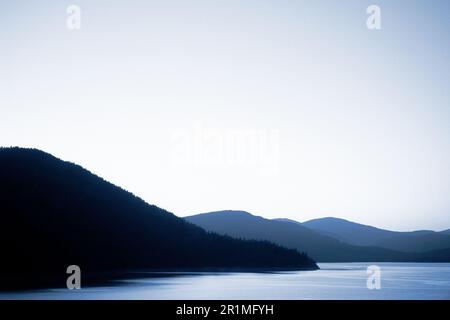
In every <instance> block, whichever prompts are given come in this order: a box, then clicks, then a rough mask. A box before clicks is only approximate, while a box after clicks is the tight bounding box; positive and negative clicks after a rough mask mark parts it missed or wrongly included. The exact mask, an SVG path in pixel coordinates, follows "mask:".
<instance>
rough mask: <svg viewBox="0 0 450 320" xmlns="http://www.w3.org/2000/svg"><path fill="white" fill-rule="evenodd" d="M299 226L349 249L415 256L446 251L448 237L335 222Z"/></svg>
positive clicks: (432, 233) (315, 221) (425, 232)
mask: <svg viewBox="0 0 450 320" xmlns="http://www.w3.org/2000/svg"><path fill="white" fill-rule="evenodd" d="M303 225H304V226H306V227H308V228H310V229H313V230H315V231H320V232H322V233H323V234H327V235H331V236H334V237H336V238H337V239H340V240H342V241H344V242H347V243H349V244H353V245H363V246H376V247H380V248H386V249H390V250H396V251H404V252H415V253H422V252H427V251H435V250H442V249H447V248H450V235H449V234H445V233H441V232H434V231H430V230H419V231H412V232H398V231H389V230H383V229H378V228H375V227H371V226H367V225H363V224H359V223H355V222H351V221H347V220H344V219H338V218H322V219H315V220H310V221H306V222H304V223H303Z"/></svg>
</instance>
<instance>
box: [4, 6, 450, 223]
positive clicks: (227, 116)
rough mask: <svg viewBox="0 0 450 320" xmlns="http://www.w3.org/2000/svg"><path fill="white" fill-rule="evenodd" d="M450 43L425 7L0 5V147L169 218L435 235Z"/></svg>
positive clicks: (438, 18) (448, 139) (444, 210)
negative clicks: (219, 216) (252, 219)
mask: <svg viewBox="0 0 450 320" xmlns="http://www.w3.org/2000/svg"><path fill="white" fill-rule="evenodd" d="M70 5H76V6H78V8H79V9H80V10H81V11H80V12H81V13H80V20H79V21H80V29H75V30H72V29H70V28H68V26H67V19H68V18H70V21H72V22H73V21H74V20H72V18H73V16H72V14H73V12H71V13H67V8H68V7H69V6H70ZM369 5H377V6H378V7H379V8H380V10H381V11H380V12H381V29H379V30H372V29H369V28H368V27H367V25H366V21H367V19H368V17H369V14H368V13H367V12H366V10H367V7H368V6H369ZM72 26H73V25H72ZM449 33H450V2H449V1H438V0H435V1H425V0H420V1H419V0H416V1H412V0H411V1H409V0H408V1H406V0H396V1H381V0H372V1H364V0H349V1H334V0H329V1H317V0H315V1H287V0H280V1H267V0H258V1H256V0H240V1H236V0H227V1H201V0H190V1H176V0H164V1H136V0H130V1H114V0H109V1H100V0H98V1H92V0H91V1H81V0H79V1H45V0H42V1H31V0H30V1H23V0H18V1H4V0H0V40H1V41H0V87H1V88H2V89H1V90H0V146H22V147H32V148H38V149H41V150H44V151H46V152H48V153H51V154H53V155H55V156H57V157H58V158H61V159H63V160H68V161H71V162H74V163H77V164H80V165H82V166H83V167H85V168H87V169H89V170H90V171H91V172H93V173H95V174H97V175H99V176H101V177H103V178H105V179H106V180H108V181H111V182H112V183H114V184H117V185H119V186H121V187H123V188H125V189H127V190H129V191H130V192H133V193H134V194H136V195H138V196H139V197H141V198H143V199H144V200H145V201H147V202H149V203H152V204H156V205H158V206H160V207H162V208H165V209H167V210H169V211H171V212H173V213H174V214H176V215H178V216H186V215H191V214H197V213H202V212H209V211H215V210H224V209H234V210H245V211H249V212H251V213H253V214H256V215H261V216H264V217H266V218H279V217H284V218H290V219H295V220H298V221H306V220H309V219H314V218H320V217H327V216H335V217H340V218H344V219H348V220H352V221H356V222H360V223H364V224H369V225H374V226H377V227H381V228H387V229H392V230H401V231H402V230H416V229H432V230H444V229H448V228H450V196H449V195H450V125H449V124H450V97H449V91H450V90H449V89H450V88H449V79H450V77H449V76H450V55H449V47H450V40H449V39H450V37H449Z"/></svg>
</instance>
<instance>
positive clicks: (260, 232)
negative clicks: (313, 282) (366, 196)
mask: <svg viewBox="0 0 450 320" xmlns="http://www.w3.org/2000/svg"><path fill="white" fill-rule="evenodd" d="M185 219H186V220H187V221H189V222H192V223H194V224H196V225H198V226H200V227H202V228H204V229H205V230H207V231H211V232H216V233H219V234H224V235H229V236H232V237H235V238H242V239H258V240H268V241H271V242H273V243H276V244H279V245H281V246H285V247H287V248H295V249H297V250H299V251H304V252H307V253H308V254H309V255H310V256H311V257H313V258H314V259H315V260H317V261H319V262H363V261H371V262H376V261H378V262H383V261H392V262H394V261H442V262H444V261H445V262H447V261H450V254H449V252H447V251H446V249H447V248H450V246H449V247H447V248H445V247H444V248H442V246H437V247H433V246H431V247H432V248H431V249H430V250H426V251H424V250H423V251H420V250H416V251H413V250H411V251H402V250H396V249H392V248H385V247H380V246H374V245H365V244H366V243H368V242H363V243H364V245H362V244H354V242H353V243H348V242H347V238H345V237H344V235H346V234H344V233H343V232H342V231H341V229H342V230H346V231H347V230H350V232H353V233H354V234H355V239H357V240H355V241H376V240H379V239H385V241H387V242H388V243H389V241H391V240H390V239H391V237H392V236H393V235H396V234H397V233H396V232H392V231H387V230H382V229H377V228H374V227H370V226H364V225H360V224H355V223H352V222H350V221H346V220H342V219H337V218H325V219H323V220H321V219H318V220H315V221H310V222H307V223H300V222H297V221H293V220H290V219H272V220H269V219H265V218H263V217H259V216H253V215H252V214H250V213H248V212H244V211H227V210H224V211H216V212H209V213H203V214H198V215H193V216H189V217H185ZM319 220H321V221H319ZM319 222H327V224H322V223H319ZM328 222H332V223H328ZM336 224H337V225H339V226H342V228H340V229H339V228H337V229H336V230H335V229H333V228H331V227H330V228H324V226H325V225H327V226H333V225H336ZM318 225H319V227H322V228H318V227H317V226H318ZM315 227H317V229H314V228H315ZM364 231H368V232H369V235H368V237H367V238H368V239H369V240H368V239H365V238H364ZM413 234H414V233H413ZM419 234H422V233H421V232H419ZM426 235H427V233H425V236H426ZM402 239H406V238H402ZM350 240H351V239H350ZM380 242H381V240H380ZM407 245H408V243H406V244H405V243H404V244H399V245H398V246H399V247H400V248H402V247H403V246H407ZM443 246H444V245H443Z"/></svg>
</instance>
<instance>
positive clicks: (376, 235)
mask: <svg viewBox="0 0 450 320" xmlns="http://www.w3.org/2000/svg"><path fill="white" fill-rule="evenodd" d="M302 225H303V226H305V227H308V228H310V229H312V230H315V231H320V232H323V233H326V234H329V235H333V236H334V237H336V238H338V239H340V240H342V241H344V242H347V243H349V244H354V245H361V246H370V245H373V244H374V243H375V242H377V241H379V240H381V239H384V238H389V237H392V236H394V235H395V232H392V231H388V230H383V229H378V228H375V227H372V226H367V225H363V224H359V223H354V222H351V221H348V220H345V219H339V218H333V217H327V218H320V219H314V220H309V221H306V222H303V223H302Z"/></svg>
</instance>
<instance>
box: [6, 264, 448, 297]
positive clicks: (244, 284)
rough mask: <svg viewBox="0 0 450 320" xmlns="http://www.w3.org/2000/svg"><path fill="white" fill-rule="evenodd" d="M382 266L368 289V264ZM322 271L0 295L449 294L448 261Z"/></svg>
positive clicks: (167, 278) (189, 277) (171, 278)
mask: <svg viewBox="0 0 450 320" xmlns="http://www.w3.org/2000/svg"><path fill="white" fill-rule="evenodd" d="M372 264H377V265H378V266H379V267H380V268H381V289H379V290H376V289H373V290H369V289H367V285H366V281H367V277H368V275H367V273H366V268H367V266H369V265H372ZM320 268H321V270H318V271H301V272H276V273H196V274H193V273H189V274H187V273H186V274H183V273H181V274H180V273H177V274H163V275H162V276H160V277H149V278H144V279H132V280H125V281H116V282H112V283H111V285H109V286H103V287H90V288H82V289H81V290H76V291H69V290H67V289H48V290H39V291H24V292H14V293H0V299H244V300H245V299H450V263H370V264H369V263H322V264H320Z"/></svg>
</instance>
